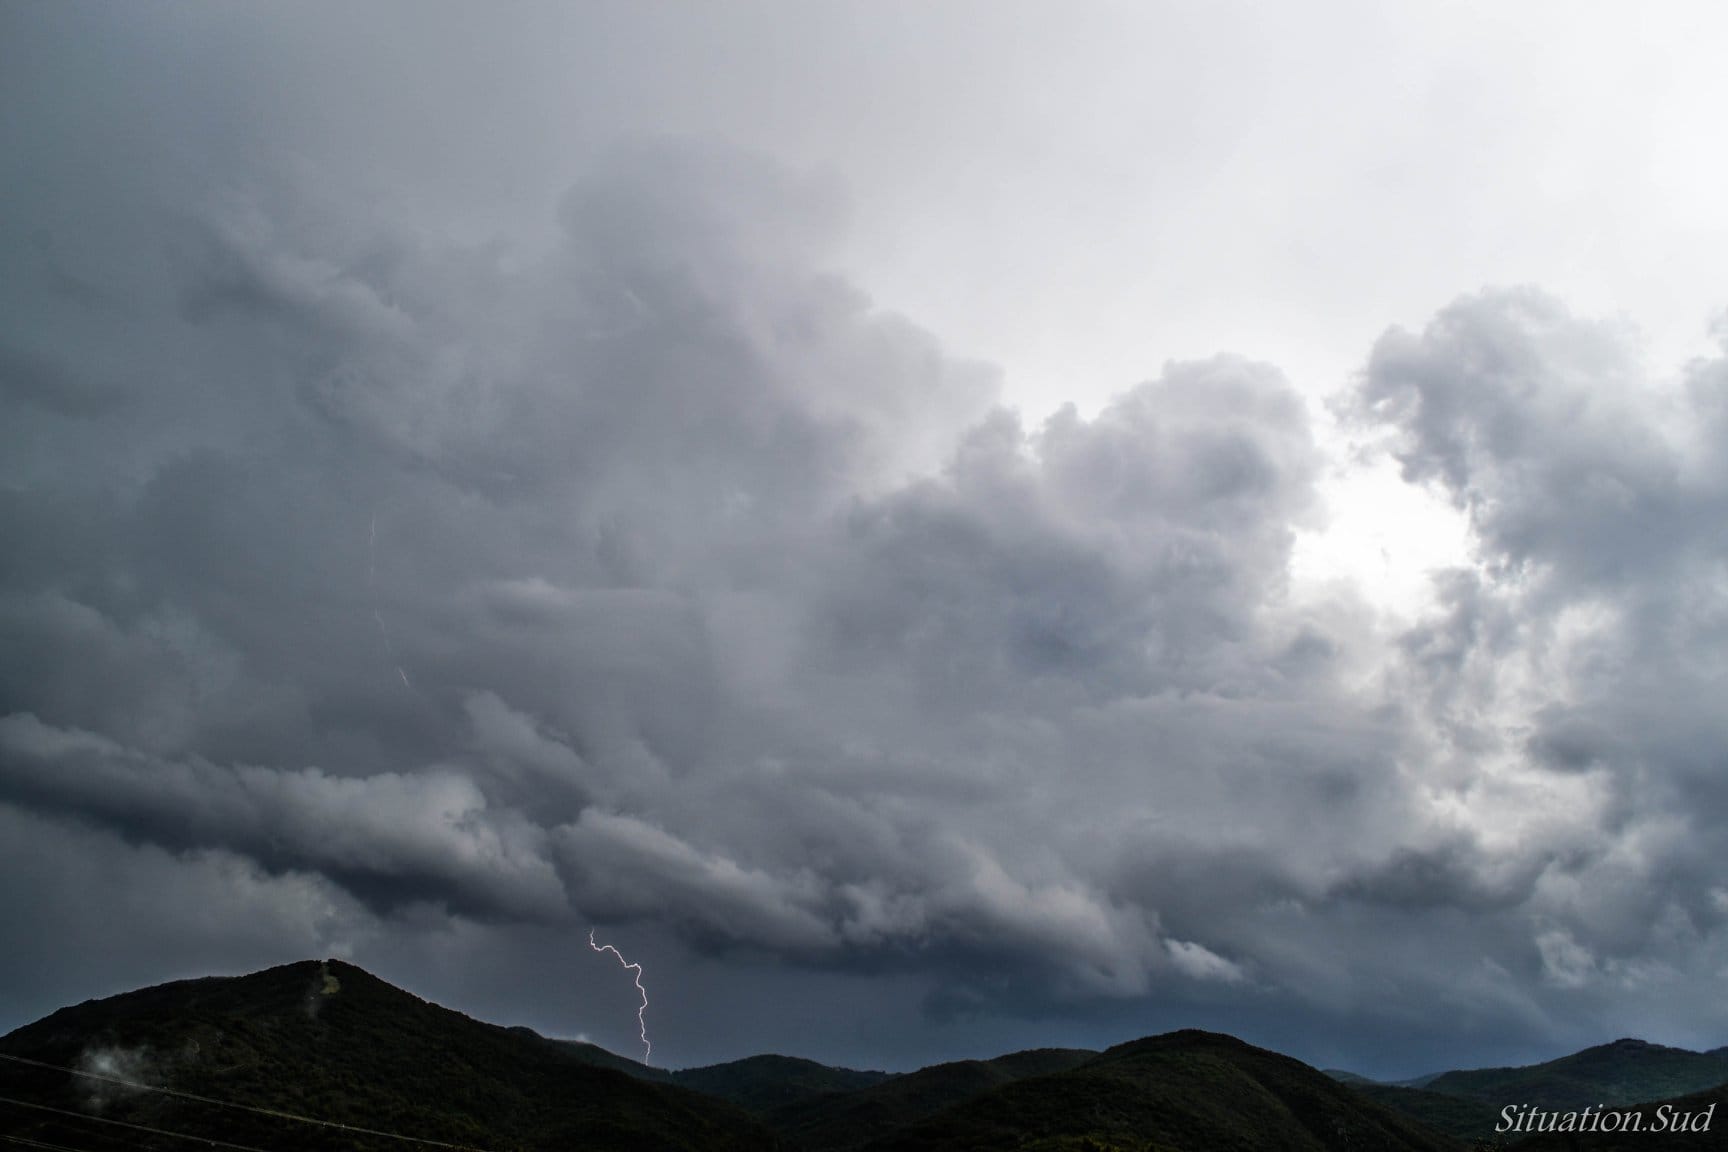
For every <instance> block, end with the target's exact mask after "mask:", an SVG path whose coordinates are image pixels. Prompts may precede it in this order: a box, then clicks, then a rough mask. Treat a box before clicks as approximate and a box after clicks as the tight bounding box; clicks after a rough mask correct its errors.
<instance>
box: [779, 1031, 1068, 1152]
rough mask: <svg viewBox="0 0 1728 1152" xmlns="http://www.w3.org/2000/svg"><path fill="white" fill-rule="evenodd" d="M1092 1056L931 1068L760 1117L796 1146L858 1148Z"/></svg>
mask: <svg viewBox="0 0 1728 1152" xmlns="http://www.w3.org/2000/svg"><path fill="white" fill-rule="evenodd" d="M1096 1055H1098V1054H1097V1053H1096V1052H1089V1051H1085V1050H1083V1049H1077V1048H1035V1049H1032V1050H1030V1051H1027V1052H1013V1053H1010V1054H1009V1055H1007V1056H998V1057H996V1059H994V1060H959V1061H955V1062H954V1063H950V1064H934V1065H931V1066H930V1067H928V1068H921V1069H919V1070H918V1071H916V1072H909V1073H907V1074H905V1075H903V1076H895V1077H893V1078H891V1079H886V1080H884V1081H882V1082H881V1083H879V1084H875V1085H873V1086H870V1087H867V1088H863V1089H861V1090H857V1091H853V1092H848V1093H846V1094H845V1095H841V1096H825V1097H820V1098H814V1099H810V1100H807V1101H804V1102H802V1103H798V1104H792V1105H787V1106H784V1107H781V1108H776V1109H773V1110H771V1111H769V1112H768V1113H766V1114H765V1115H764V1117H763V1118H764V1119H765V1120H766V1121H767V1122H768V1124H769V1126H770V1127H772V1128H774V1129H775V1131H777V1132H780V1133H781V1134H782V1135H783V1136H784V1137H785V1138H786V1140H787V1142H788V1143H789V1144H791V1145H793V1146H794V1147H797V1148H803V1149H808V1150H810V1152H827V1150H829V1149H846V1148H858V1147H861V1146H863V1145H864V1144H867V1143H869V1142H870V1141H871V1140H874V1139H877V1138H878V1137H882V1136H886V1135H887V1134H888V1133H890V1132H894V1131H897V1130H899V1129H901V1128H904V1127H906V1126H907V1125H908V1124H913V1123H915V1122H917V1121H919V1120H923V1119H925V1118H926V1117H929V1116H934V1115H936V1114H937V1113H938V1112H941V1111H942V1110H943V1109H944V1108H949V1107H952V1106H953V1105H955V1104H958V1103H960V1102H961V1101H963V1100H967V1099H969V1098H971V1097H973V1096H976V1095H977V1094H978V1093H980V1092H988V1091H989V1090H990V1089H992V1088H999V1087H1001V1086H1002V1085H1004V1084H1008V1083H1012V1082H1013V1081H1015V1080H1019V1079H1022V1078H1024V1077H1027V1076H1039V1075H1043V1074H1045V1073H1049V1072H1063V1071H1066V1070H1068V1069H1069V1068H1073V1067H1075V1066H1076V1065H1078V1064H1082V1063H1084V1062H1085V1061H1087V1060H1090V1059H1092V1058H1093V1057H1094V1056H1096Z"/></svg>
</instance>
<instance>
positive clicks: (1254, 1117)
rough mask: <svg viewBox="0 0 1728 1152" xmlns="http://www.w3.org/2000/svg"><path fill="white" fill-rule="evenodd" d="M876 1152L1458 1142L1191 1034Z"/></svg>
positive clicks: (1259, 1150) (1111, 1059) (1096, 1061)
mask: <svg viewBox="0 0 1728 1152" xmlns="http://www.w3.org/2000/svg"><path fill="white" fill-rule="evenodd" d="M868 1147H869V1149H870V1150H871V1152H935V1150H937V1149H961V1148H964V1149H996V1148H1001V1149H1008V1148H1014V1149H1025V1150H1026V1152H1082V1150H1086V1152H1127V1150H1130V1149H1132V1150H1133V1152H1166V1150H1182V1152H1187V1150H1193V1152H1334V1150H1338V1149H1352V1150H1353V1149H1363V1150H1373V1152H1452V1150H1455V1149H1460V1148H1462V1147H1463V1145H1462V1144H1461V1143H1460V1142H1459V1141H1457V1140H1455V1139H1453V1138H1452V1137H1449V1136H1445V1135H1442V1134H1440V1133H1438V1132H1434V1131H1432V1130H1429V1129H1427V1128H1425V1127H1423V1126H1422V1125H1420V1124H1418V1123H1417V1122H1415V1121H1413V1120H1411V1119H1409V1118H1407V1117H1404V1116H1401V1115H1399V1114H1397V1113H1394V1112H1391V1111H1388V1110H1387V1109H1385V1108H1382V1107H1381V1106H1379V1105H1378V1104H1375V1103H1374V1102H1373V1101H1371V1100H1369V1099H1367V1098H1365V1097H1364V1096H1362V1095H1360V1094H1359V1093H1357V1092H1355V1091H1353V1090H1352V1089H1351V1088H1349V1087H1348V1086H1346V1085H1343V1084H1340V1083H1338V1082H1337V1081H1335V1080H1333V1079H1331V1078H1330V1077H1328V1076H1326V1075H1325V1074H1324V1073H1321V1072H1319V1071H1318V1070H1316V1069H1314V1068H1310V1067H1309V1066H1308V1065H1306V1064H1303V1063H1301V1062H1299V1061H1296V1060H1292V1059H1290V1058H1289V1057H1287V1056H1280V1055H1278V1054H1277V1053H1275V1052H1268V1051H1266V1050H1264V1049H1261V1048H1255V1047H1253V1046H1251V1045H1248V1044H1245V1043H1243V1042H1242V1041H1240V1040H1237V1039H1235V1038H1233V1037H1230V1036H1221V1035H1217V1034H1215V1033H1210V1032H1196V1031H1184V1032H1173V1033H1170V1034H1169V1035H1165V1036H1155V1037H1151V1038H1149V1039H1146V1040H1137V1041H1135V1042H1133V1043H1131V1044H1123V1045H1119V1046H1117V1047H1115V1048H1111V1049H1110V1050H1109V1051H1107V1052H1104V1053H1103V1054H1101V1055H1099V1056H1096V1057H1094V1058H1092V1059H1090V1060H1087V1061H1086V1062H1084V1063H1082V1064H1080V1065H1078V1066H1076V1067H1074V1068H1072V1069H1070V1070H1068V1071H1065V1072H1055V1073H1051V1074H1048V1075H1041V1076H1032V1077H1029V1078H1026V1079H1022V1080H1015V1081H1012V1082H1010V1083H1008V1084H1005V1085H1002V1086H1000V1087H997V1088H995V1089H992V1090H988V1091H986V1092H984V1093H982V1094H980V1095H976V1096H973V1097H972V1098H971V1099H969V1100H967V1101H966V1102H964V1103H961V1104H959V1105H957V1106H954V1107H951V1108H948V1109H945V1110H944V1111H943V1112H941V1113H940V1114H938V1115H936V1116H933V1117H931V1118H930V1119H928V1120H925V1121H922V1122H920V1123H918V1124H914V1125H911V1126H910V1127H907V1128H904V1129H902V1130H900V1131H898V1132H896V1133H893V1134H891V1135H889V1136H886V1137H884V1138H882V1139H881V1140H879V1141H877V1142H875V1143H873V1144H870V1145H868Z"/></svg>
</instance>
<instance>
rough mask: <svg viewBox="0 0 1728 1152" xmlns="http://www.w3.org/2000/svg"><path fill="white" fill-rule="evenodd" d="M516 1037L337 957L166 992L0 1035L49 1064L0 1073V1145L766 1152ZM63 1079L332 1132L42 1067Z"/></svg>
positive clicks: (724, 1117)
mask: <svg viewBox="0 0 1728 1152" xmlns="http://www.w3.org/2000/svg"><path fill="white" fill-rule="evenodd" d="M524 1031H526V1030H521V1031H513V1030H511V1029H507V1028H501V1027H498V1026H495V1025H492V1024H484V1023H481V1022H480V1021H477V1020H473V1019H470V1018H469V1017H467V1016H464V1015H462V1014H461V1013H458V1012H452V1011H450V1010H448V1009H445V1008H440V1007H438V1006H437V1005H434V1004H429V1003H427V1002H426V1001H423V1000H421V999H419V998H418V997H415V996H412V995H410V994H409V993H407V992H404V991H402V990H401V989H398V988H394V987H392V986H390V985H389V984H386V983H385V982H384V981H382V980H379V979H377V978H376V977H374V976H372V975H370V974H368V973H367V972H365V971H363V970H361V969H359V968H356V967H353V966H352V965H348V964H343V963H340V962H338V961H334V960H332V961H326V962H322V963H321V962H318V961H307V962H303V963H298V964H289V965H285V966H283V967H279V968H272V969H269V970H267V971H264V972H259V973H255V974H253V975H250V976H240V977H232V978H212V979H203V980H186V981H180V982H177V983H173V984H164V985H160V986H158V987H154V988H146V989H144V990H142V991H138V992H132V993H127V994H125V995H121V996H115V997H111V998H109V999H106V1000H97V1001H88V1002H86V1003H84V1004H80V1005H78V1006H76V1007H72V1008H64V1009H61V1010H60V1011H58V1012H55V1013H54V1014H52V1015H50V1016H48V1017H46V1018H44V1019H42V1020H40V1021H38V1022H36V1023H34V1024H30V1025H27V1026H25V1027H23V1028H20V1029H18V1030H17V1031H15V1032H13V1033H11V1034H10V1035H8V1036H6V1037H4V1038H0V1054H3V1055H5V1056H9V1057H19V1058H24V1059H27V1060H31V1061H36V1062H39V1064H44V1065H50V1066H54V1067H40V1066H38V1065H37V1064H24V1063H18V1062H17V1061H15V1060H0V1098H3V1099H4V1101H6V1102H0V1135H5V1136H10V1137H22V1138H24V1139H34V1140H37V1141H39V1142H46V1143H52V1144H60V1145H64V1146H71V1147H78V1148H89V1147H92V1146H98V1147H104V1148H105V1147H110V1146H112V1145H111V1143H110V1141H112V1140H114V1139H115V1138H116V1137H119V1138H123V1139H124V1141H125V1142H126V1143H127V1144H128V1145H130V1146H134V1147H157V1146H159V1147H163V1148H184V1147H186V1146H187V1144H186V1142H185V1141H184V1140H171V1139H168V1138H165V1137H161V1136H158V1135H152V1131H155V1132H173V1133H185V1134H192V1135H196V1136H200V1137H204V1138H207V1139H217V1140H222V1141H226V1142H228V1143H229V1144H232V1145H243V1146H246V1147H249V1148H259V1149H283V1148H295V1149H314V1150H317V1149H330V1150H336V1149H344V1150H346V1149H374V1148H376V1149H383V1148H396V1149H401V1148H403V1147H407V1146H409V1145H405V1144H404V1143H403V1142H402V1141H400V1140H396V1139H390V1138H386V1137H384V1136H379V1135H372V1134H368V1133H366V1132H360V1131H354V1130H353V1129H356V1128H358V1129H371V1130H375V1131H376V1132H384V1133H402V1134H406V1135H409V1136H412V1137H416V1138H418V1139H421V1140H432V1141H443V1142H446V1143H449V1144H456V1145H462V1146H468V1147H475V1148H482V1149H490V1150H494V1152H505V1150H514V1149H553V1148H570V1147H582V1148H584V1149H618V1150H623V1149H631V1150H636V1149H641V1150H658V1152H698V1150H700V1152H709V1150H730V1149H736V1150H738V1152H745V1150H750V1152H756V1150H759V1149H772V1148H776V1147H777V1146H778V1142H777V1139H776V1137H775V1136H774V1135H773V1133H771V1132H770V1131H768V1130H767V1129H765V1128H763V1127H762V1126H761V1125H760V1124H759V1123H758V1122H757V1121H755V1120H754V1119H752V1118H751V1117H750V1116H749V1115H747V1114H746V1113H745V1112H744V1111H742V1110H741V1109H739V1108H737V1107H735V1106H733V1105H731V1104H728V1103H726V1102H725V1101H723V1100H719V1099H716V1098H714V1097H712V1096H708V1095H704V1094H701V1093H698V1092H695V1091H692V1090H690V1089H687V1088H681V1087H678V1086H676V1085H672V1084H661V1083H653V1082H651V1081H648V1080H644V1079H640V1078H637V1077H634V1076H631V1075H628V1074H626V1073H625V1072H623V1071H619V1070H617V1069H613V1068H604V1067H599V1066H597V1065H596V1064H595V1063H593V1062H591V1061H589V1060H586V1059H583V1058H581V1057H580V1056H579V1055H577V1054H574V1053H570V1052H567V1051H562V1050H560V1048H559V1046H558V1045H557V1044H556V1043H555V1042H548V1041H545V1040H542V1039H541V1038H539V1037H536V1036H533V1035H532V1034H529V1035H524V1034H523V1032H524ZM77 1067H82V1068H83V1069H85V1070H86V1071H87V1072H94V1073H97V1074H102V1073H106V1074H108V1075H110V1076H112V1077H115V1078H118V1079H122V1080H131V1081H142V1082H146V1083H151V1084H159V1085H167V1086H170V1087H171V1088H173V1089H175V1090H177V1091H178V1092H181V1093H190V1094H193V1095H195V1096H199V1097H207V1098H210V1099H212V1100H220V1101H224V1102H237V1103H240V1104H244V1105H248V1106H250V1107H251V1108H253V1109H266V1110H272V1111H273V1112H276V1113H291V1114H293V1115H295V1116H301V1117H312V1118H316V1119H321V1120H324V1121H328V1122H330V1124H329V1125H325V1126H319V1125H313V1124H309V1123H305V1122H302V1121H297V1120H293V1119H285V1118H283V1117H282V1116H281V1115H274V1114H266V1113H264V1112H260V1111H248V1110H244V1109H241V1108H236V1107H231V1106H221V1105H217V1104H214V1103H209V1102H204V1101H200V1100H195V1099H188V1098H185V1097H184V1096H173V1095H167V1094H163V1093H159V1092H136V1091H131V1090H128V1089H126V1088H123V1087H121V1086H120V1085H117V1084H114V1083H112V1082H111V1081H106V1080H100V1079H92V1078H90V1077H88V1076H86V1077H74V1076H69V1075H68V1074H67V1073H65V1072H64V1071H57V1070H55V1068H77ZM340 1125H347V1126H349V1129H348V1130H344V1129H343V1128H342V1127H340ZM152 1141H154V1143H152Z"/></svg>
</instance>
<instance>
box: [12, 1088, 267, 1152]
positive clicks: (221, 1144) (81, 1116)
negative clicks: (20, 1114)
mask: <svg viewBox="0 0 1728 1152" xmlns="http://www.w3.org/2000/svg"><path fill="white" fill-rule="evenodd" d="M0 1104H14V1105H16V1106H18V1107H19V1108H34V1109H35V1110H36V1111H38V1112H53V1113H56V1114H58V1115H60V1116H70V1117H72V1119H74V1120H93V1121H95V1122H96V1123H98V1124H113V1125H116V1126H117V1127H120V1128H131V1129H132V1130H134V1131H137V1132H148V1133H150V1134H151V1135H153V1136H169V1137H172V1138H173V1139H176V1140H198V1141H201V1142H203V1143H205V1144H211V1145H215V1146H216V1147H218V1148H232V1149H234V1152H265V1149H263V1148H253V1147H252V1146H250V1145H248V1144H230V1143H228V1141H226V1140H218V1139H216V1138H215V1137H213V1136H194V1135H192V1134H191V1133H189V1132H170V1131H169V1130H168V1129H166V1128H152V1127H150V1126H149V1125H148V1124H133V1123H131V1122H129V1121H126V1120H111V1119H109V1118H108V1117H106V1116H92V1115H90V1114H89V1113H88V1112H74V1111H72V1110H71V1109H69V1108H55V1107H53V1106H52V1105H49V1104H33V1103H31V1102H30V1101H28V1100H14V1099H12V1098H11V1097H10V1096H0Z"/></svg>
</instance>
